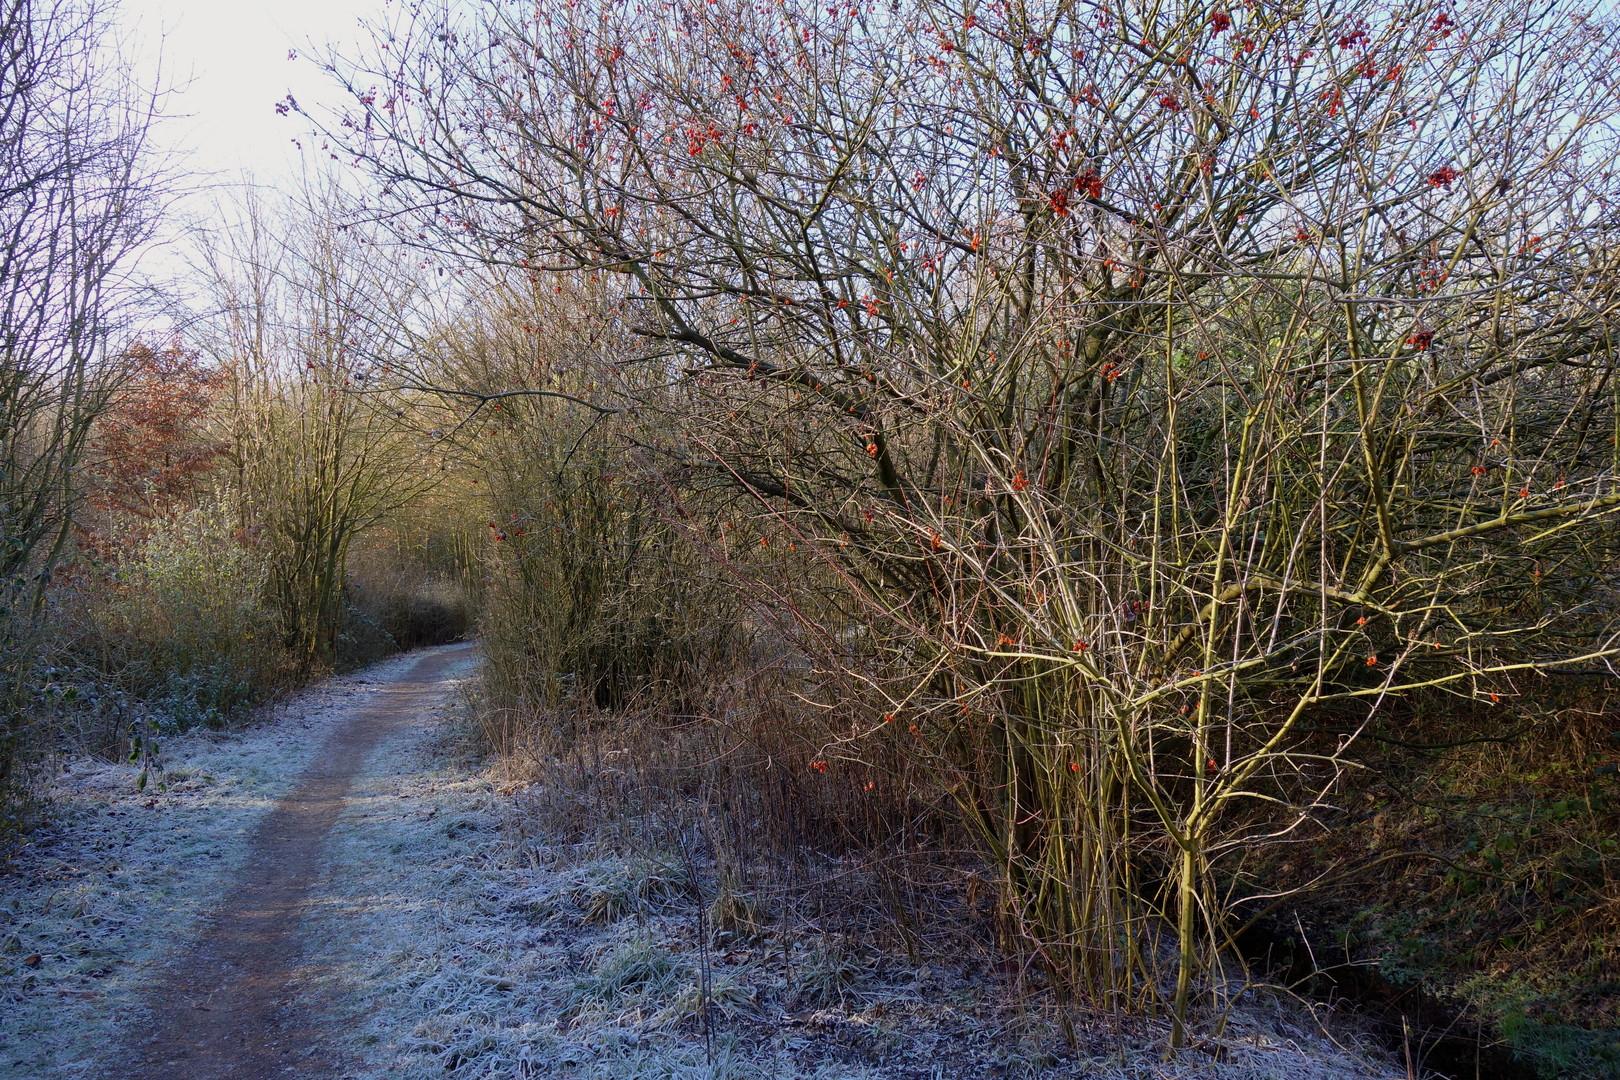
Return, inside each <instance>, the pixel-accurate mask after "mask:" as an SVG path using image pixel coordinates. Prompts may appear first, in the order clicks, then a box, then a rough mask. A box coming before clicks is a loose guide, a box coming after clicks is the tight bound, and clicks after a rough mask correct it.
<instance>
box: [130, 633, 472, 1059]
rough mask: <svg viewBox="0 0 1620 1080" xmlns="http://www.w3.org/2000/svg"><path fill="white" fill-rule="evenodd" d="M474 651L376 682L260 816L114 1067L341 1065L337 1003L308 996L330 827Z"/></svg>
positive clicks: (465, 649) (438, 701) (431, 657)
mask: <svg viewBox="0 0 1620 1080" xmlns="http://www.w3.org/2000/svg"><path fill="white" fill-rule="evenodd" d="M475 657H476V653H475V649H474V646H472V645H470V644H467V645H453V646H448V647H444V648H439V649H433V650H428V651H425V652H423V653H422V654H421V655H420V657H419V658H418V659H417V660H416V662H415V663H414V664H412V665H410V666H409V667H406V668H403V669H401V670H400V671H398V672H397V673H396V674H394V675H393V676H392V677H391V678H389V679H388V680H387V681H385V682H381V683H378V684H374V685H373V686H372V687H371V688H370V690H369V693H368V696H367V700H365V701H364V702H363V703H362V704H360V705H358V706H357V707H355V708H354V709H353V713H352V716H351V718H350V719H349V720H348V721H347V722H346V723H345V724H343V725H342V726H341V727H339V728H338V729H337V730H335V731H334V732H333V733H332V734H331V736H330V737H329V740H328V742H327V743H326V745H325V746H324V747H323V748H322V750H321V752H320V753H319V754H318V755H317V757H316V760H315V763H314V764H313V765H311V766H310V767H309V769H308V770H307V771H306V772H305V773H304V774H303V776H302V777H301V778H300V780H299V782H298V784H297V786H296V787H295V788H294V789H293V790H292V792H290V793H289V794H288V795H286V796H285V797H284V798H282V799H281V800H280V801H279V802H278V803H277V804H276V806H275V808H274V809H273V810H271V811H270V813H269V814H268V815H267V816H266V817H265V818H264V820H263V821H262V823H261V824H260V825H259V827H258V829H257V830H256V832H255V833H254V835H253V837H252V839H251V840H250V841H249V851H248V856H247V861H246V863H245V865H244V866H243V867H242V870H241V872H240V874H239V875H238V881H237V884H236V885H235V887H234V888H233V889H232V890H231V891H230V892H229V893H228V894H226V895H225V896H223V897H222V898H221V900H220V903H219V905H218V908H217V910H218V912H219V914H218V916H217V917H216V919H215V920H214V921H213V922H212V924H211V925H209V926H207V927H206V929H205V930H204V931H203V933H202V935H201V936H200V938H199V939H198V940H197V941H196V942H195V943H194V944H193V945H192V946H191V947H190V948H189V949H188V950H187V951H186V953H185V954H184V955H183V956H181V957H180V958H179V959H178V960H177V961H176V962H174V963H173V964H171V965H170V966H169V969H168V970H167V971H166V972H165V973H164V975H163V976H162V978H161V979H160V980H159V981H158V983H157V985H156V987H155V988H154V989H153V990H152V991H151V992H150V994H149V995H148V1000H147V1003H146V1004H147V1011H148V1013H149V1015H150V1016H151V1017H152V1020H153V1026H152V1027H151V1028H149V1029H148V1030H147V1031H146V1032H145V1033H144V1034H143V1037H142V1038H141V1039H140V1040H139V1041H137V1042H135V1043H134V1044H133V1045H132V1046H130V1048H129V1050H128V1051H127V1052H126V1054H125V1055H124V1056H125V1060H124V1061H122V1062H119V1063H118V1064H117V1066H116V1068H117V1069H118V1072H117V1073H116V1075H120V1076H122V1077H125V1078H128V1080H224V1078H230V1080H268V1078H271V1077H275V1078H285V1077H288V1076H299V1077H306V1076H307V1077H324V1076H333V1075H337V1074H338V1073H339V1072H340V1071H341V1068H342V1065H341V1063H340V1061H338V1060H337V1055H336V1054H335V1053H334V1052H333V1051H332V1050H331V1049H330V1047H331V1045H332V1043H333V1042H334V1039H333V1037H332V1036H333V1034H334V1033H333V1031H332V1030H331V1028H330V1027H329V1026H328V1025H329V1024H330V1022H331V1018H332V1017H334V1016H337V1015H339V1013H338V1012H337V1011H336V1010H320V1009H317V1008H312V1007H311V1004H310V1002H309V1000H308V988H309V987H310V986H311V985H312V984H314V983H315V982H316V981H317V980H318V978H319V977H320V975H321V974H322V963H323V954H322V951H321V949H320V948H319V946H318V943H312V942H310V941H308V940H306V939H305V936H304V933H303V928H302V924H303V923H304V921H305V916H306V914H307V913H308V912H309V909H310V900H311V889H312V887H313V886H314V885H315V883H316V882H317V879H318V878H319V875H320V872H321V870H322V866H323V861H324V858H325V848H326V841H327V835H328V833H329V832H330V831H331V829H332V826H333V824H334V823H335V822H336V821H337V819H338V815H339V814H340V813H341V812H342V810H343V808H344V803H345V799H346V798H347V796H348V795H349V792H350V788H351V787H352V785H353V782H354V778H355V774H356V773H357V772H358V771H359V770H360V768H361V766H362V765H363V764H364V763H365V761H366V759H367V757H368V756H369V755H370V754H371V752H372V751H373V750H375V749H376V748H377V746H378V745H379V743H381V742H382V740H383V739H384V738H386V737H387V736H388V735H390V734H391V733H394V732H396V731H398V730H399V729H400V727H401V726H402V725H406V724H409V723H410V722H411V721H412V719H413V717H416V716H420V715H423V714H425V713H427V712H428V711H430V710H433V709H436V708H438V707H440V706H442V705H443V703H444V701H445V699H446V698H447V697H448V695H449V694H450V693H451V692H452V691H453V689H454V682H453V680H454V679H455V678H456V677H458V676H460V675H463V674H465V673H466V671H467V669H468V667H469V666H470V665H471V664H472V663H474V662H475ZM295 1003H296V1004H295Z"/></svg>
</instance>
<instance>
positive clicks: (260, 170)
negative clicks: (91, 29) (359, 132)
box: [119, 0, 386, 186]
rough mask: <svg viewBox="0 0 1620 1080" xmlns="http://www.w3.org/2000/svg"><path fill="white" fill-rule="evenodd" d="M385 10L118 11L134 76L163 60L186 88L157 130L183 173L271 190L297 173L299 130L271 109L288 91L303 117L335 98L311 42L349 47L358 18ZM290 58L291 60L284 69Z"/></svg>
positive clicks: (290, 4) (200, 7) (205, 7)
mask: <svg viewBox="0 0 1620 1080" xmlns="http://www.w3.org/2000/svg"><path fill="white" fill-rule="evenodd" d="M385 2H386V0H277V2H275V3H261V2H259V0H120V3H119V9H120V11H121V19H122V22H123V23H124V25H125V26H126V27H127V28H129V29H130V30H131V31H133V32H134V34H135V41H134V45H135V46H136V48H135V52H136V55H137V57H138V58H139V63H140V65H141V67H143V68H147V69H148V70H151V69H153V68H155V65H156V58H157V56H158V55H159V53H160V52H161V55H162V57H163V66H164V69H165V74H166V78H165V81H167V82H170V83H172V84H175V85H178V86H181V87H183V88H184V92H183V93H179V94H176V95H175V96H174V97H173V98H172V99H171V100H170V103H169V107H168V110H167V111H168V112H169V113H170V114H171V115H173V116H175V119H173V120H170V121H168V122H166V123H165V124H163V125H162V128H161V130H160V132H159V140H160V142H161V144H162V145H163V146H165V147H166V148H169V149H173V150H176V151H179V152H180V153H181V154H183V155H184V157H185V160H184V163H183V166H182V167H184V168H186V169H187V170H188V171H191V172H195V173H199V174H204V175H205V176H206V175H211V176H213V177H214V178H215V179H216V181H217V182H222V183H231V182H234V181H235V180H237V179H238V178H239V177H240V176H241V174H242V173H243V171H244V170H245V171H248V172H251V173H252V174H254V176H255V178H256V179H257V180H258V181H259V182H260V183H262V184H265V185H267V186H277V185H278V184H279V183H280V182H282V181H284V180H287V179H290V178H291V177H293V176H294V175H296V173H297V164H296V163H297V157H296V155H297V151H296V149H295V148H294V147H293V145H292V142H291V140H292V139H293V138H295V137H297V136H300V135H302V134H303V133H304V126H305V122H304V121H302V120H301V119H299V118H298V117H297V116H296V115H294V116H290V117H281V116H277V115H276V112H275V105H276V102H277V101H279V100H281V99H282V98H283V97H285V96H286V95H287V93H288V92H289V91H290V92H291V93H292V94H293V95H294V96H295V97H297V99H298V102H299V104H300V105H303V106H305V107H308V106H309V105H311V104H313V103H315V102H317V101H320V100H323V99H324V100H328V101H333V100H337V98H338V94H337V93H336V91H334V90H333V89H332V88H331V85H330V83H329V82H328V81H327V80H326V79H325V78H324V77H323V76H322V75H321V73H320V71H319V70H318V69H317V68H316V66H315V64H314V63H311V62H310V58H308V57H306V56H305V54H306V53H309V52H312V50H310V48H309V44H310V42H311V41H313V42H314V43H315V44H316V45H317V46H319V45H323V44H325V43H326V42H328V41H334V42H338V43H340V44H342V43H352V42H353V41H354V40H355V39H356V37H357V30H356V27H357V24H358V21H359V19H360V17H361V16H370V17H373V18H374V19H376V18H378V17H380V16H381V15H382V14H383V12H384V10H385V7H384V5H385ZM289 49H295V50H297V52H298V53H299V59H298V60H296V61H289V60H288V59H287V53H288V50H289ZM305 142H306V145H307V143H308V140H305ZM198 179H199V180H202V179H203V177H202V176H199V177H198Z"/></svg>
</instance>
